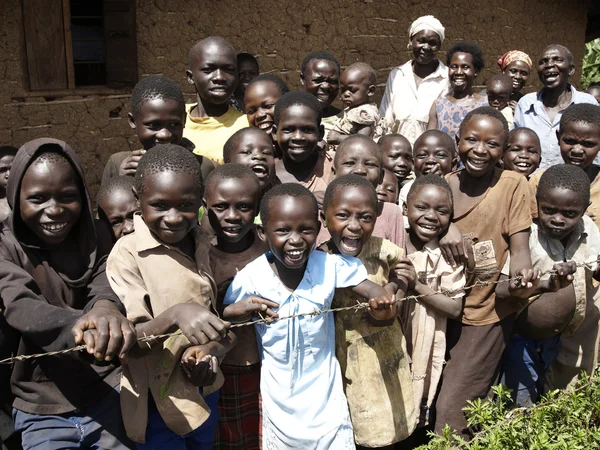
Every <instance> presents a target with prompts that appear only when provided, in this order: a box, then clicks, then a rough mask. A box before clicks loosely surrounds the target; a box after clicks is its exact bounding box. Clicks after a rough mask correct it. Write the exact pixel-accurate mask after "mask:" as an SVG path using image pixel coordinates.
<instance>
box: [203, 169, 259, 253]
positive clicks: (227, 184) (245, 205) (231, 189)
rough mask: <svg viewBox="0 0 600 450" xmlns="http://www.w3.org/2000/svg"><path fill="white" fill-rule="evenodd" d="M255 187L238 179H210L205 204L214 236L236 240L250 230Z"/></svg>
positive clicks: (255, 206)
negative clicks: (211, 180)
mask: <svg viewBox="0 0 600 450" xmlns="http://www.w3.org/2000/svg"><path fill="white" fill-rule="evenodd" d="M255 186H256V185H255V184H254V183H249V182H248V180H244V179H242V178H219V179H216V180H213V182H212V183H211V186H209V187H208V189H207V191H206V204H207V208H208V211H207V212H208V219H209V221H210V225H211V226H212V228H213V230H215V233H216V234H217V239H221V240H223V241H225V242H228V243H236V242H239V241H241V240H242V239H243V238H244V237H245V236H247V234H248V233H249V232H250V230H251V229H252V227H253V225H254V217H255V216H256V211H257V202H258V195H259V193H258V191H257V189H256V188H255Z"/></svg>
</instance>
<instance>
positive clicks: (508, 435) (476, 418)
mask: <svg viewBox="0 0 600 450" xmlns="http://www.w3.org/2000/svg"><path fill="white" fill-rule="evenodd" d="M492 389H493V391H494V394H495V396H494V400H490V401H488V400H476V401H474V402H469V405H468V406H467V407H466V408H465V411H467V418H468V424H469V427H471V429H474V430H476V431H475V433H474V436H473V439H472V440H471V441H470V442H467V441H465V440H463V439H462V438H461V437H459V436H456V435H455V434H453V433H452V432H451V430H450V428H449V427H448V426H447V425H446V429H444V433H443V435H442V436H436V437H434V438H433V439H432V440H431V441H430V442H429V444H427V445H424V446H421V447H419V448H418V450H446V449H468V450H484V449H485V450H521V449H523V450H559V449H560V450H578V449H582V450H584V449H585V450H587V449H599V448H600V371H596V373H595V374H594V376H592V377H589V376H583V377H582V378H581V380H580V381H579V382H578V383H577V385H576V387H575V388H574V389H573V390H571V391H553V392H549V393H548V394H546V395H545V396H543V398H542V399H541V401H540V402H539V403H537V404H535V405H534V406H532V407H531V408H511V407H510V406H509V405H510V403H511V402H510V390H508V389H507V388H505V387H504V386H494V387H493V388H492Z"/></svg>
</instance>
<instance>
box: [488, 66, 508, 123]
mask: <svg viewBox="0 0 600 450" xmlns="http://www.w3.org/2000/svg"><path fill="white" fill-rule="evenodd" d="M486 89H487V98H488V104H489V105H490V106H491V107H492V108H494V109H497V110H498V111H500V112H501V113H502V115H503V116H504V118H505V119H506V122H508V127H509V128H512V126H513V120H514V119H513V110H512V108H511V107H510V106H509V104H508V102H509V101H510V96H511V94H512V90H513V82H512V78H510V77H509V76H508V75H505V74H503V73H499V74H497V75H492V76H491V77H490V78H489V79H488V81H487V85H486Z"/></svg>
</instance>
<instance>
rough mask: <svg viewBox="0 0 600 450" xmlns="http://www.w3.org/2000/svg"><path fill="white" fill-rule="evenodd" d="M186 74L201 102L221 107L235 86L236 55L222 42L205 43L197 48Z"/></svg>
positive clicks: (236, 73) (236, 75) (236, 74)
mask: <svg viewBox="0 0 600 450" xmlns="http://www.w3.org/2000/svg"><path fill="white" fill-rule="evenodd" d="M186 74H187V80H188V83H189V84H193V85H194V86H195V87H196V92H197V93H198V96H199V97H200V98H201V99H202V100H203V101H206V102H208V103H211V104H215V105H221V104H223V103H226V102H227V101H228V100H229V97H231V95H232V94H233V91H234V90H235V86H236V84H237V77H238V72H237V57H236V54H235V52H234V51H233V49H232V48H231V47H229V46H228V45H226V44H224V43H222V42H218V41H211V42H206V43H204V44H203V45H202V46H201V47H199V48H197V50H196V53H195V54H194V57H193V58H192V60H191V66H190V68H189V69H188V70H187V71H186Z"/></svg>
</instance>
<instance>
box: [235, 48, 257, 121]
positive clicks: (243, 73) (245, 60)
mask: <svg viewBox="0 0 600 450" xmlns="http://www.w3.org/2000/svg"><path fill="white" fill-rule="evenodd" d="M236 59H237V67H238V79H237V85H236V87H235V91H234V92H233V95H232V96H231V97H230V98H229V104H230V105H231V106H233V107H234V108H235V109H237V110H238V111H240V112H242V113H243V112H244V110H245V106H244V94H245V93H246V89H247V88H248V84H249V83H250V81H252V80H253V79H254V78H256V77H257V76H258V74H259V72H260V70H259V68H258V61H257V60H256V58H255V57H254V56H252V55H251V54H250V53H246V52H241V53H238V54H237V58H236Z"/></svg>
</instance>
